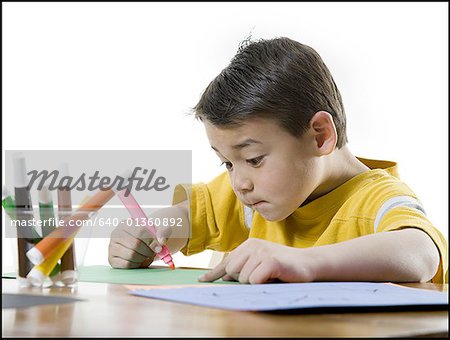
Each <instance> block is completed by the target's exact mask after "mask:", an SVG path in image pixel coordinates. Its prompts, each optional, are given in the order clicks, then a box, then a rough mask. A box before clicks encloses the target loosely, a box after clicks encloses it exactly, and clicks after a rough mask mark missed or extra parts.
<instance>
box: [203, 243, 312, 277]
mask: <svg viewBox="0 0 450 340" xmlns="http://www.w3.org/2000/svg"><path fill="white" fill-rule="evenodd" d="M304 250H305V249H301V248H293V247H288V246H284V245H281V244H278V243H273V242H269V241H266V240H261V239H257V238H249V239H248V240H246V241H245V242H243V243H242V244H241V245H240V246H239V247H237V248H236V249H235V250H233V251H232V252H231V253H229V255H228V256H227V257H226V258H225V259H224V260H223V261H222V262H221V263H219V264H218V265H217V266H216V267H215V268H213V269H212V270H211V271H209V272H207V273H206V274H204V275H202V276H200V277H199V280H200V281H215V280H217V279H219V278H222V279H223V280H227V281H231V280H236V281H239V282H240V283H252V284H255V283H265V282H271V281H274V280H281V281H283V282H311V281H313V279H314V275H313V270H312V269H313V267H312V261H311V260H312V259H308V258H307V256H302V255H307V254H302V251H304Z"/></svg>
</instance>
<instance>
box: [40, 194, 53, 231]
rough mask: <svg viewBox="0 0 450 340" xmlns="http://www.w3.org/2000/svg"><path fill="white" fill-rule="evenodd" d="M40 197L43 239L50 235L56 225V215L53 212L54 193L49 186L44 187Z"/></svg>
mask: <svg viewBox="0 0 450 340" xmlns="http://www.w3.org/2000/svg"><path fill="white" fill-rule="evenodd" d="M38 197H39V216H40V218H41V223H42V237H45V236H47V235H48V234H50V233H51V232H52V231H53V230H54V229H55V225H56V220H55V214H54V212H53V199H52V193H51V192H50V191H49V190H48V186H43V187H42V189H41V190H38Z"/></svg>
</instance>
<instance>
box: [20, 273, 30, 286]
mask: <svg viewBox="0 0 450 340" xmlns="http://www.w3.org/2000/svg"><path fill="white" fill-rule="evenodd" d="M17 282H18V283H19V287H21V288H22V287H29V286H31V283H30V281H28V279H27V278H26V277H21V276H18V277H17Z"/></svg>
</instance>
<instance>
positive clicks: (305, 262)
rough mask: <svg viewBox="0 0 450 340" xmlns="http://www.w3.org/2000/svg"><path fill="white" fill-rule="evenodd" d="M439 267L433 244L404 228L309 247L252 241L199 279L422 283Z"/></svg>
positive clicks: (423, 234) (424, 234) (259, 281)
mask: <svg viewBox="0 0 450 340" xmlns="http://www.w3.org/2000/svg"><path fill="white" fill-rule="evenodd" d="M438 265H439V253H438V250H437V247H436V246H435V244H434V242H433V241H432V239H431V238H430V237H429V236H428V235H427V234H426V233H425V232H423V231H421V230H418V229H414V228H405V229H402V230H398V231H389V232H381V233H377V234H371V235H366V236H362V237H358V238H355V239H352V240H349V241H345V242H341V243H336V244H331V245H325V246H318V247H311V248H293V247H287V246H283V245H280V244H276V243H273V242H268V241H264V240H260V239H248V240H247V241H246V242H244V243H243V244H241V245H240V246H239V247H238V248H236V249H235V250H234V251H233V252H231V253H230V255H229V256H228V257H227V258H226V259H225V260H224V261H223V262H222V263H221V264H219V265H218V266H217V267H215V268H214V269H213V270H211V271H210V272H208V273H207V274H205V275H203V276H202V277H200V280H201V281H214V280H217V279H218V278H220V277H223V278H224V279H225V280H229V279H235V280H239V281H240V282H242V283H264V282H268V281H272V280H274V279H279V280H281V281H284V282H310V281H390V282H418V281H420V282H424V281H428V280H430V279H431V278H432V277H433V276H434V274H435V273H436V271H437V268H438Z"/></svg>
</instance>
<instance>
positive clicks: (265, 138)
mask: <svg viewBox="0 0 450 340" xmlns="http://www.w3.org/2000/svg"><path fill="white" fill-rule="evenodd" d="M204 125H205V129H206V134H207V136H208V139H209V142H210V144H211V147H212V148H213V149H214V150H215V152H216V153H217V155H218V156H219V158H220V160H221V161H222V162H223V163H224V165H225V166H226V168H227V170H228V173H229V175H230V180H231V184H232V186H233V190H234V192H235V193H236V195H237V197H238V198H239V200H240V201H241V202H242V203H243V204H245V205H246V206H248V207H250V208H252V209H254V210H256V211H258V212H259V213H260V214H261V215H262V216H263V217H264V218H265V219H266V220H269V221H278V220H282V219H284V218H286V217H288V216H289V215H290V214H292V213H293V212H294V211H295V210H296V209H297V208H298V207H299V206H300V205H302V204H303V203H304V202H305V201H306V200H307V199H308V197H310V196H311V197H313V196H314V195H313V193H314V190H315V189H316V188H317V187H318V185H319V184H320V183H319V175H318V174H319V173H320V171H319V170H320V167H319V165H320V163H319V157H317V155H316V154H315V153H314V150H315V149H314V142H315V140H314V138H313V137H312V136H311V134H310V133H308V132H306V133H305V134H304V135H303V136H302V137H294V136H292V135H291V134H289V133H288V132H287V131H286V130H284V129H282V128H281V127H280V126H279V125H278V124H277V123H276V122H275V121H273V120H270V119H264V118H257V119H252V120H250V121H247V122H246V123H244V124H242V125H240V126H238V127H232V128H230V127H227V128H222V127H216V126H214V125H212V124H211V123H209V122H207V121H205V122H204Z"/></svg>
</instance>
